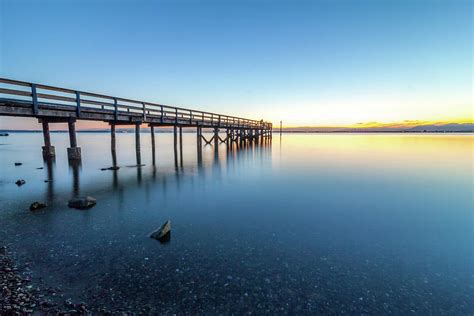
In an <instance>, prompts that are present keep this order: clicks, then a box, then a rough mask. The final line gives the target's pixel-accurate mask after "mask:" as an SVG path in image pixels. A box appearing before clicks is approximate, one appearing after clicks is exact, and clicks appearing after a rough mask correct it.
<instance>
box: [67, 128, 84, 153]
mask: <svg viewBox="0 0 474 316" xmlns="http://www.w3.org/2000/svg"><path fill="white" fill-rule="evenodd" d="M67 125H68V130H69V143H70V145H71V147H69V148H68V149H67V158H68V159H69V160H79V159H81V148H79V147H77V138H76V122H75V121H72V120H71V121H68V122H67Z"/></svg>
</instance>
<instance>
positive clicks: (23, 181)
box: [15, 179, 26, 186]
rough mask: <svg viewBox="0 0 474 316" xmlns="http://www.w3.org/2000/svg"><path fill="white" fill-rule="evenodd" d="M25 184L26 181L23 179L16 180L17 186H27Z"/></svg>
mask: <svg viewBox="0 0 474 316" xmlns="http://www.w3.org/2000/svg"><path fill="white" fill-rule="evenodd" d="M25 183H26V181H25V180H23V179H20V180H16V182H15V184H16V185H17V186H20V185H23V184H25Z"/></svg>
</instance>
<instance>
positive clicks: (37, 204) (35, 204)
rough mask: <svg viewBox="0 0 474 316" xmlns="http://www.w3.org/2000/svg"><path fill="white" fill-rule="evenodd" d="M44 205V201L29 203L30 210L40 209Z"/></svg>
mask: <svg viewBox="0 0 474 316" xmlns="http://www.w3.org/2000/svg"><path fill="white" fill-rule="evenodd" d="M46 206H48V205H46V204H45V203H43V202H33V203H32V204H31V205H30V211H37V210H40V209H42V208H45V207H46Z"/></svg>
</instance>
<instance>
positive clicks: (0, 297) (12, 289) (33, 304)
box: [0, 246, 88, 315]
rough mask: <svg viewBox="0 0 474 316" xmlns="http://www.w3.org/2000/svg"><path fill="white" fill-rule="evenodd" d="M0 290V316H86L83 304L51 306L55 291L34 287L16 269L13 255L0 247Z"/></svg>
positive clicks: (65, 303)
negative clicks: (48, 315) (58, 315)
mask: <svg viewBox="0 0 474 316" xmlns="http://www.w3.org/2000/svg"><path fill="white" fill-rule="evenodd" d="M0 288H1V292H0V315H27V314H38V315H43V314H53V315H56V314H61V315H77V314H88V309H87V306H86V305H85V304H73V303H72V302H71V301H70V300H66V301H64V303H63V304H58V303H54V302H53V300H52V298H50V297H49V296H54V295H55V294H56V293H55V292H54V291H52V290H51V289H49V290H48V289H44V290H41V289H40V288H39V287H34V286H33V285H32V284H31V279H30V278H29V277H28V276H26V275H25V273H24V272H23V273H21V272H20V271H19V269H18V268H17V267H16V266H15V264H14V261H13V259H12V253H11V252H9V251H8V248H7V247H5V246H0Z"/></svg>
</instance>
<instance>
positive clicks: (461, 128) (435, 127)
mask: <svg viewBox="0 0 474 316" xmlns="http://www.w3.org/2000/svg"><path fill="white" fill-rule="evenodd" d="M278 130H279V129H278V127H275V129H274V132H278ZM134 131H135V130H134V129H133V128H123V129H117V132H118V133H120V132H122V133H134ZM142 131H144V132H149V128H142ZM155 131H156V132H158V133H171V132H172V129H171V128H163V129H157V130H155ZM282 131H283V132H285V133H314V132H319V133H396V132H408V133H410V132H412V133H422V132H427V133H436V132H438V133H445V132H447V133H456V132H457V133H473V132H474V123H461V124H460V123H448V124H425V125H423V124H422V125H417V126H414V127H413V126H411V127H406V126H381V127H318V126H302V127H284V128H283V130H282ZM11 132H16V133H18V132H20V133H21V132H23V133H25V132H41V131H40V130H1V129H0V133H11ZM52 132H59V133H62V132H67V130H64V131H52ZM78 132H81V133H110V130H109V129H92V130H79V131H78ZM183 132H191V131H190V130H183ZM192 132H194V130H193V131H192Z"/></svg>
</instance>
